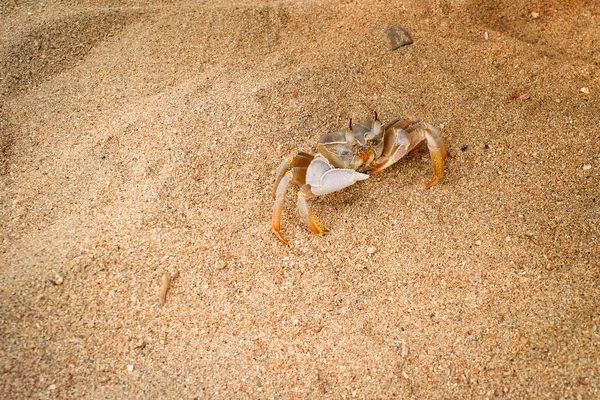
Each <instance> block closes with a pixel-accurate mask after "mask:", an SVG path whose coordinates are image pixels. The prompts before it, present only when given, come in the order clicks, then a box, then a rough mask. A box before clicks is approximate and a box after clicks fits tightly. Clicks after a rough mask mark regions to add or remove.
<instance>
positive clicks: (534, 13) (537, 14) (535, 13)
mask: <svg viewBox="0 0 600 400" xmlns="http://www.w3.org/2000/svg"><path fill="white" fill-rule="evenodd" d="M530 15H531V18H533V19H538V18H539V17H540V13H537V12H535V11H533V12H532V13H531V14H530Z"/></svg>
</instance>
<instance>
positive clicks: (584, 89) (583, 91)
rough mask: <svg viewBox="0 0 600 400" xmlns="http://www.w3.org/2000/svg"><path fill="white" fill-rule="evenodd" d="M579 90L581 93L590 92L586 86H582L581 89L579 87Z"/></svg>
mask: <svg viewBox="0 0 600 400" xmlns="http://www.w3.org/2000/svg"><path fill="white" fill-rule="evenodd" d="M579 91H580V92H581V93H583V94H590V89H588V88H586V87H582V88H581V89H579Z"/></svg>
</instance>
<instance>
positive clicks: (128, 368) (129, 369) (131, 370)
mask: <svg viewBox="0 0 600 400" xmlns="http://www.w3.org/2000/svg"><path fill="white" fill-rule="evenodd" d="M127 371H128V372H133V365H131V364H129V365H128V366H127Z"/></svg>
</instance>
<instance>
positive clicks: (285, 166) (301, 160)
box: [273, 152, 313, 198]
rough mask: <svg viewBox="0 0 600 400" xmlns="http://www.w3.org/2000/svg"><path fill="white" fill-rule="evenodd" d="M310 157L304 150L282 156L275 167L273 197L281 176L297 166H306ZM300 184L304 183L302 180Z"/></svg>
mask: <svg viewBox="0 0 600 400" xmlns="http://www.w3.org/2000/svg"><path fill="white" fill-rule="evenodd" d="M312 159H313V156H312V155H310V154H308V153H304V152H298V154H296V155H294V156H289V157H286V158H284V159H283V161H282V162H281V164H280V165H279V168H277V173H276V175H275V184H274V185H273V198H276V194H277V187H278V186H279V182H280V181H281V179H282V178H283V176H284V175H285V174H286V173H287V172H288V170H290V169H294V168H297V167H300V168H307V167H308V164H310V162H311V161H312ZM302 184H304V182H302Z"/></svg>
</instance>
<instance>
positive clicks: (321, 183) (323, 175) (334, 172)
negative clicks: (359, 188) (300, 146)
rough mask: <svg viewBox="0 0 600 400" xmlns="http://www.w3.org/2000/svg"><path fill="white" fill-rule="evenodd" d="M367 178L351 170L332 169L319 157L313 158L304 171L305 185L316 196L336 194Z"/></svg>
mask: <svg viewBox="0 0 600 400" xmlns="http://www.w3.org/2000/svg"><path fill="white" fill-rule="evenodd" d="M368 177H369V175H367V174H363V173H360V172H357V171H355V170H353V169H342V168H334V167H333V166H332V165H331V164H330V163H329V161H327V159H326V158H325V157H323V156H320V155H317V156H316V157H315V159H314V160H313V161H312V162H311V163H310V165H309V166H308V169H307V171H306V183H307V184H309V185H310V189H311V192H312V193H313V194H314V195H317V196H320V195H323V194H328V193H332V192H337V191H338V190H342V189H344V188H346V187H348V186H350V185H353V184H354V183H356V182H357V181H363V180H365V179H367V178H368Z"/></svg>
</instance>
